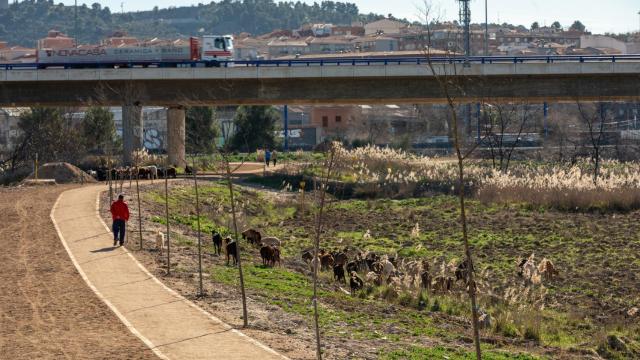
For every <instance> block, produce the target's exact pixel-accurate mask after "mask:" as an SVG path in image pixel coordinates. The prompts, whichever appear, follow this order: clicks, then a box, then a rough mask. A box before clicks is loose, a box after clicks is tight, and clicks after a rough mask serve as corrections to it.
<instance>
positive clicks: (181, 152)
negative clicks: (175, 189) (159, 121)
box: [167, 107, 187, 167]
mask: <svg viewBox="0 0 640 360" xmlns="http://www.w3.org/2000/svg"><path fill="white" fill-rule="evenodd" d="M185 118H186V114H185V110H184V108H183V107H170V108H169V110H168V111H167V155H168V156H169V164H172V165H175V166H179V167H184V166H186V165H187V156H186V151H185V138H186V131H185Z"/></svg>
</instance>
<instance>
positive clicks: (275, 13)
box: [0, 0, 383, 47]
mask: <svg viewBox="0 0 640 360" xmlns="http://www.w3.org/2000/svg"><path fill="white" fill-rule="evenodd" d="M382 17H383V16H381V15H375V14H368V15H363V14H360V13H359V9H358V7H357V6H356V5H355V4H350V3H343V2H334V1H323V2H321V3H314V4H313V5H308V4H305V3H301V2H278V3H276V2H274V1H273V0H253V1H249V0H244V1H230V0H223V1H220V2H211V3H209V4H206V5H204V4H200V5H198V6H190V7H175V8H173V7H172V8H168V9H158V8H155V9H153V10H151V11H142V12H132V13H124V14H122V13H115V12H112V11H111V9H109V8H108V7H104V8H103V7H101V6H100V4H97V3H95V4H93V5H91V6H87V5H81V6H79V7H78V22H77V26H78V30H77V34H78V38H79V42H80V43H95V42H97V41H98V40H100V39H102V38H104V37H106V36H109V35H110V34H112V33H113V32H114V31H116V30H125V31H127V32H128V33H129V34H130V35H133V36H137V37H141V38H154V37H168V38H176V37H180V36H190V35H196V34H198V33H200V32H205V33H240V32H249V33H251V34H262V33H267V32H271V31H272V30H274V29H281V28H286V29H292V28H298V27H299V26H300V25H302V24H304V23H308V22H319V23H333V24H350V23H351V22H352V21H355V20H363V21H370V20H376V19H380V18H382ZM74 19H75V11H74V7H73V6H65V5H63V4H55V3H54V1H53V0H49V1H45V0H25V1H22V2H19V3H17V4H12V5H11V6H10V7H9V9H8V10H0V40H1V41H8V42H9V44H12V45H22V46H28V47H33V46H35V43H36V40H37V39H40V38H42V37H44V36H45V35H46V33H47V31H49V30H50V29H56V30H60V31H62V32H64V33H67V34H69V35H70V36H73V35H74V34H75V33H76V31H75V21H74ZM25 24H28V26H25Z"/></svg>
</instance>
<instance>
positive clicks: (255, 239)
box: [242, 229, 267, 245]
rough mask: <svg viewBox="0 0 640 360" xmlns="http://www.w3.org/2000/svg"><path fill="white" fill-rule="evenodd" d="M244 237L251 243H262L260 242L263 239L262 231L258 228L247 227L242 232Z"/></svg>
mask: <svg viewBox="0 0 640 360" xmlns="http://www.w3.org/2000/svg"><path fill="white" fill-rule="evenodd" d="M242 239H243V240H246V241H247V242H248V243H249V244H253V245H260V242H261V241H260V240H262V234H260V232H259V231H257V230H254V229H247V230H245V231H243V232H242ZM265 245H267V244H265Z"/></svg>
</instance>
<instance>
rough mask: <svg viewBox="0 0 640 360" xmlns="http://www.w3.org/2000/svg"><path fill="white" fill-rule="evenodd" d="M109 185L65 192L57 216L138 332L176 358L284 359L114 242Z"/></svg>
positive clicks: (89, 271)
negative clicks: (102, 210) (103, 196)
mask: <svg viewBox="0 0 640 360" xmlns="http://www.w3.org/2000/svg"><path fill="white" fill-rule="evenodd" d="M103 190H105V187H104V186H101V185H99V186H90V187H84V188H80V189H74V190H70V191H67V192H65V193H63V194H62V195H61V196H60V199H59V202H58V204H57V206H56V207H55V209H54V211H53V218H54V220H55V222H56V223H57V224H58V228H59V230H60V233H61V234H62V237H63V238H64V240H65V242H66V244H67V246H68V248H69V251H70V253H71V254H73V258H74V259H75V261H76V262H77V264H78V265H77V266H78V267H79V268H80V269H81V270H82V273H83V274H85V276H86V278H87V279H88V281H89V282H90V283H91V284H92V286H93V287H94V288H95V289H96V291H97V292H98V294H99V296H102V297H104V299H106V300H107V301H108V302H109V303H110V304H111V306H112V310H113V311H114V312H116V313H117V314H118V316H119V317H120V318H121V320H122V321H123V322H125V324H127V326H129V327H130V329H131V330H132V332H134V333H136V334H137V335H138V336H139V337H140V338H141V339H142V340H143V341H144V342H145V343H146V344H147V345H148V346H150V347H151V348H153V349H154V351H156V353H157V354H158V355H159V356H163V357H164V356H166V357H167V358H171V359H252V360H254V359H261V360H262V359H265V360H269V359H283V357H282V356H281V355H279V354H277V353H275V352H274V351H273V350H271V349H269V348H267V347H265V346H264V345H262V344H260V343H258V342H256V341H255V340H253V339H250V338H248V337H246V336H245V335H244V334H242V333H240V332H238V331H236V330H234V329H232V328H231V327H229V326H228V325H226V324H224V323H222V322H221V321H220V320H218V319H217V318H214V317H213V316H212V315H210V314H209V313H206V312H204V311H203V310H201V309H200V308H198V307H197V306H195V305H194V304H193V303H191V302H189V301H188V300H187V299H185V298H184V297H182V296H180V295H178V294H177V293H175V292H173V291H172V290H169V289H168V288H166V287H165V286H164V285H162V284H161V283H160V282H159V281H158V280H157V279H156V278H155V277H153V276H152V275H151V274H150V273H149V272H148V271H146V269H144V268H143V267H142V266H141V265H140V264H139V263H138V262H137V261H136V260H135V258H134V257H133V256H132V255H131V254H130V253H129V252H128V251H127V250H125V249H123V248H114V247H112V246H111V245H112V236H111V234H110V233H109V232H108V229H107V228H106V226H105V224H104V223H102V222H101V221H100V220H99V218H98V215H97V207H96V205H97V204H96V201H97V196H98V194H99V192H100V191H103ZM133 243H135V241H133ZM131 246H134V245H131Z"/></svg>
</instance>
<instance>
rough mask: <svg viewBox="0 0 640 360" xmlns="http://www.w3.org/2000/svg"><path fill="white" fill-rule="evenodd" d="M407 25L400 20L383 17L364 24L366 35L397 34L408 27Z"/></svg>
mask: <svg viewBox="0 0 640 360" xmlns="http://www.w3.org/2000/svg"><path fill="white" fill-rule="evenodd" d="M406 28H407V25H406V24H405V23H402V22H400V21H395V20H390V19H382V20H378V21H374V22H371V23H368V24H366V25H365V26H364V34H365V35H380V34H385V35H396V34H400V33H401V32H402V30H404V29H406Z"/></svg>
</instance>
